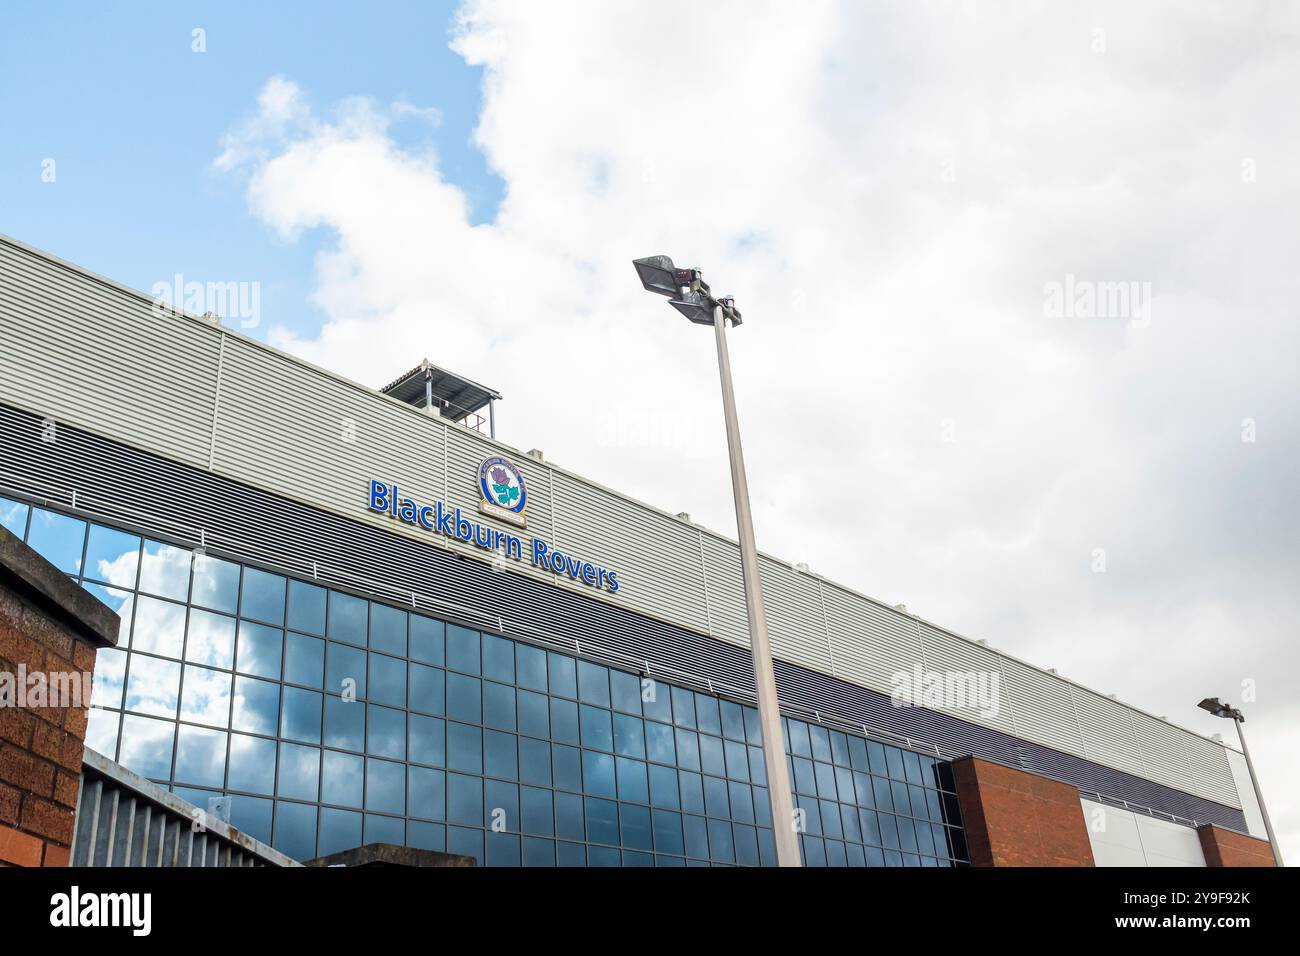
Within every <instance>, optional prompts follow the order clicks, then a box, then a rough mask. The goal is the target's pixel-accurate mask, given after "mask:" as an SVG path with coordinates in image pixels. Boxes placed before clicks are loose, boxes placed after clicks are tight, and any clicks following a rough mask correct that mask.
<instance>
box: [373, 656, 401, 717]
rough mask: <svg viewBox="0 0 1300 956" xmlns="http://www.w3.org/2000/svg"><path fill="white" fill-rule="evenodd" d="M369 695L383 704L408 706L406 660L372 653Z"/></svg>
mask: <svg viewBox="0 0 1300 956" xmlns="http://www.w3.org/2000/svg"><path fill="white" fill-rule="evenodd" d="M366 694H367V696H368V697H369V698H370V699H371V700H373V701H377V702H379V703H381V704H391V705H392V706H394V707H405V706H406V661H403V660H398V659H397V658H396V657H386V656H384V655H383V654H371V655H370V684H369V687H368V690H367V692H366Z"/></svg>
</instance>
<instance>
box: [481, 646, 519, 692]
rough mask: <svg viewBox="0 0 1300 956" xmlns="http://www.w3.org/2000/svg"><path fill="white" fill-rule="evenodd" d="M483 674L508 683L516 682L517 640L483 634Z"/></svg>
mask: <svg viewBox="0 0 1300 956" xmlns="http://www.w3.org/2000/svg"><path fill="white" fill-rule="evenodd" d="M483 676H484V677H489V678H491V679H492V680H496V681H501V682H503V683H506V684H513V683H514V682H515V642H514V641H508V640H506V639H505V638H503V637H497V636H495V635H493V634H484V635H483Z"/></svg>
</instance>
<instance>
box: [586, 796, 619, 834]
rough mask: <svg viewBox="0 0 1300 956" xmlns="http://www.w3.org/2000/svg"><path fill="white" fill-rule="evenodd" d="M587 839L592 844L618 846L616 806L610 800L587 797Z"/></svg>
mask: <svg viewBox="0 0 1300 956" xmlns="http://www.w3.org/2000/svg"><path fill="white" fill-rule="evenodd" d="M585 806H586V810H587V839H588V840H590V841H591V842H592V843H611V844H615V845H617V844H618V804H617V803H615V802H614V801H612V800H596V799H593V798H592V797H588V798H587V799H586V801H585Z"/></svg>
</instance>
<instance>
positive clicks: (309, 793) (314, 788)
mask: <svg viewBox="0 0 1300 956" xmlns="http://www.w3.org/2000/svg"><path fill="white" fill-rule="evenodd" d="M278 779H279V795H280V796H282V797H289V798H291V799H294V800H311V801H315V800H316V799H317V795H318V792H319V783H320V751H319V750H317V749H316V748H315V747H304V746H302V745H300V744H280V772H279V777H278Z"/></svg>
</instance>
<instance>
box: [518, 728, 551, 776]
mask: <svg viewBox="0 0 1300 956" xmlns="http://www.w3.org/2000/svg"><path fill="white" fill-rule="evenodd" d="M519 779H520V780H521V781H523V782H524V783H532V784H536V785H538V786H541V787H549V786H550V785H551V745H550V744H549V743H547V742H546V741H544V740H532V739H530V738H528V737H520V738H519Z"/></svg>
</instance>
